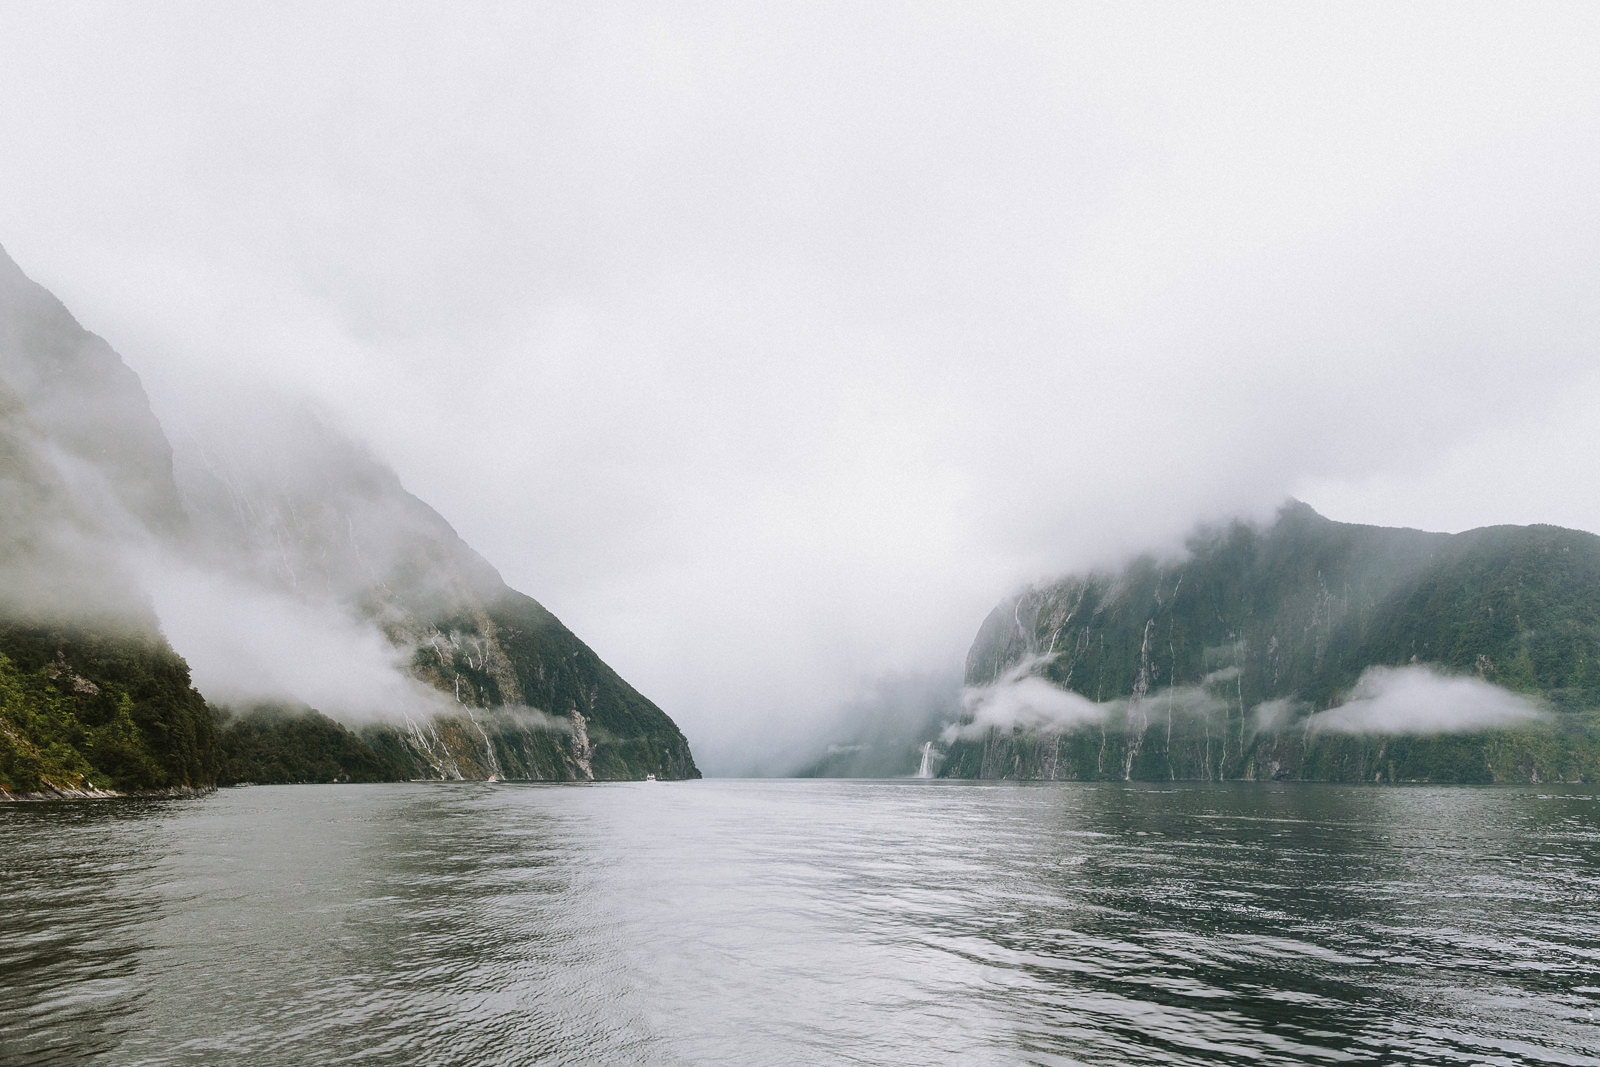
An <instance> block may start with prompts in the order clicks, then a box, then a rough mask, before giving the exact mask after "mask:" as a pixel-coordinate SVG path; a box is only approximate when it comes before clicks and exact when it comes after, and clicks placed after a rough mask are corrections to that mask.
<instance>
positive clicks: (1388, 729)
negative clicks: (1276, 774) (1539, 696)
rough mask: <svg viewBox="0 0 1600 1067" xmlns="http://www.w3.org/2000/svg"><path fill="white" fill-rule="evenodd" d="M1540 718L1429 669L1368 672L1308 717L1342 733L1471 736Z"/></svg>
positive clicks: (1520, 699)
mask: <svg viewBox="0 0 1600 1067" xmlns="http://www.w3.org/2000/svg"><path fill="white" fill-rule="evenodd" d="M1257 714H1258V715H1259V714H1260V709H1259V708H1258V709H1257ZM1542 714H1543V711H1542V709H1541V707H1540V706H1539V704H1538V703H1537V702H1536V701H1534V700H1533V699H1531V698H1529V697H1526V696H1523V695H1521V694H1519V693H1513V692H1511V691H1510V690H1507V689H1502V688H1500V687H1499V686H1497V685H1491V684H1489V683H1488V682H1485V681H1483V680H1481V679H1478V678H1469V677H1460V676H1452V675H1446V674H1442V673H1440V672H1439V671H1438V670H1437V669H1436V668H1434V667H1430V666H1410V667H1368V668H1367V669H1366V670H1365V671H1363V672H1362V674H1361V678H1360V680H1359V681H1357V682H1356V684H1355V688H1354V689H1352V690H1351V692H1350V699H1349V700H1347V701H1345V703H1343V704H1341V705H1340V706H1339V707H1336V708H1331V709H1329V710H1328V711H1322V712H1318V713H1317V714H1315V715H1313V716H1311V718H1310V720H1309V724H1308V725H1309V726H1310V728H1311V729H1312V730H1328V731H1332V732H1335V733H1347V734H1434V733H1472V732H1475V731H1478V730H1492V729H1497V728H1502V727H1510V726H1519V725H1523V724H1525V723H1527V722H1529V721H1530V720H1534V719H1538V718H1540V717H1541V716H1542Z"/></svg>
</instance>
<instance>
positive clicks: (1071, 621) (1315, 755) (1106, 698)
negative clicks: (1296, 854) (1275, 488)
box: [942, 503, 1600, 781]
mask: <svg viewBox="0 0 1600 1067" xmlns="http://www.w3.org/2000/svg"><path fill="white" fill-rule="evenodd" d="M1375 668H1391V670H1390V671H1388V672H1384V671H1382V670H1375ZM1463 679H1465V680H1463ZM967 685H968V687H969V688H968V704H969V712H970V713H971V714H970V716H969V718H970V721H969V722H968V723H966V724H965V725H964V726H962V727H960V728H959V729H955V730H952V731H951V734H952V735H953V736H952V737H951V738H950V739H949V740H950V744H949V747H948V750H947V752H946V753H945V761H944V764H943V771H942V773H944V774H946V775H951V776H964V777H1021V778H1038V777H1043V778H1052V777H1054V778H1143V779H1161V778H1201V779H1214V778H1241V777H1242V778H1257V777H1293V778H1301V777H1303V778H1333V779H1341V780H1398V779H1426V780H1432V781H1443V780H1450V781H1462V780H1467V781H1498V780H1538V779H1540V778H1567V779H1571V778H1580V777H1594V776H1596V775H1600V731H1597V727H1596V720H1595V716H1594V714H1593V713H1592V711H1591V710H1589V709H1593V708H1595V707H1597V706H1600V538H1597V537H1595V536H1594V535H1592V534H1587V533H1582V532H1579V531H1574V530H1564V529H1560V528H1557V527H1550V526H1529V527H1491V528H1485V529H1480V530H1472V531H1469V532H1466V533H1462V534H1456V535H1446V534H1436V533H1425V532H1422V531H1417V530H1403V529H1386V528H1379V527H1371V526H1358V525H1352V524H1347V523H1338V522H1331V521H1329V520H1327V519H1325V518H1323V517H1322V516H1320V515H1318V514H1316V512H1314V511H1313V510H1312V509H1310V508H1309V507H1307V506H1305V505H1304V504H1299V503H1293V504H1290V505H1288V506H1286V507H1285V508H1284V509H1283V510H1282V511H1281V512H1280V514H1279V516H1278V519H1277V521H1276V522H1275V523H1273V524H1272V525H1270V526H1268V527H1265V528H1260V527H1257V526H1253V525H1249V524H1243V523H1239V524H1234V525H1232V526H1230V527H1228V528H1226V529H1219V530H1207V531H1202V532H1200V533H1198V534H1197V535H1196V536H1195V537H1194V538H1193V539H1192V540H1191V543H1190V545H1189V553H1188V555H1187V557H1186V558H1184V559H1182V560H1178V561H1170V562H1162V561H1158V560H1155V559H1152V558H1144V559H1140V560H1137V561H1135V562H1134V563H1132V564H1130V565H1129V566H1128V567H1126V568H1125V569H1123V570H1121V571H1119V572H1116V573H1094V574H1086V575H1079V576H1074V577H1070V578H1066V579H1063V580H1061V581H1058V582H1054V583H1051V584H1048V585H1044V586H1041V587H1038V588H1034V589H1030V590H1028V591H1026V592H1025V593H1023V594H1021V595H1020V596H1018V597H1016V598H1014V599H1013V600H1010V601H1008V602H1006V603H1004V604H1002V605H1001V606H1000V607H998V608H996V609H995V611H994V612H993V613H991V615H990V616H989V618H988V619H987V620H985V622H984V624H983V626H982V628H981V629H980V631H979V634H978V638H977V641H976V642H975V643H974V645H973V647H972V650H971V653H970V654H969V656H968V661H967ZM1029 687H1031V688H1029ZM1061 694H1070V696H1062V695H1061ZM1500 694H1503V696H1502V695H1500ZM1516 694H1524V695H1528V696H1531V697H1536V698H1537V700H1536V701H1535V700H1530V699H1527V698H1526V697H1518V696H1517V695H1516ZM989 698H993V701H992V702H990V703H988V704H986V703H985V702H986V700H988V699H989ZM1030 701H1032V703H1031V704H1030V703H1029V702H1030ZM1341 708H1347V709H1348V710H1345V711H1342V712H1339V713H1334V710H1331V709H1341ZM1453 708H1454V709H1456V710H1454V711H1453V710H1452V709H1453ZM996 709H1003V713H1002V711H997V710H996ZM1475 709H1476V710H1475Z"/></svg>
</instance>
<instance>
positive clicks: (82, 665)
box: [0, 625, 218, 793]
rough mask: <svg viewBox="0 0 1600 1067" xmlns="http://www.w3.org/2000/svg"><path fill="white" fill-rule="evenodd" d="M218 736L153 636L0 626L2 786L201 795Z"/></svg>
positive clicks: (182, 673) (184, 670) (181, 666)
mask: <svg viewBox="0 0 1600 1067" xmlns="http://www.w3.org/2000/svg"><path fill="white" fill-rule="evenodd" d="M217 761H218V752H217V738H216V729H215V726H214V725H213V723H212V719H211V716H210V714H209V713H208V711H207V710H206V705H205V701H204V700H203V699H202V698H201V696H200V694H199V693H197V692H195V690H194V688H193V687H192V686H190V684H189V668H188V666H187V665H186V664H185V663H184V662H183V660H182V659H181V658H179V657H178V655H177V654H176V653H174V652H173V651H172V649H171V648H170V647H169V646H168V645H167V643H166V642H165V641H164V640H162V639H161V638H160V637H158V636H152V635H148V634H144V633H138V632H126V631H119V630H115V629H111V630H107V629H102V630H90V629H84V628H76V627H59V626H21V625H7V626H0V789H4V790H5V791H7V792H15V793H33V792H39V791H41V790H52V789H89V788H94V789H100V790H107V789H109V790H114V791H117V792H133V791H140V790H169V789H180V788H188V789H207V788H210V787H211V786H213V785H214V784H215V782H216V773H217Z"/></svg>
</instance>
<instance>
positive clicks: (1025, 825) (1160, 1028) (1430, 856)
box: [0, 782, 1600, 1065]
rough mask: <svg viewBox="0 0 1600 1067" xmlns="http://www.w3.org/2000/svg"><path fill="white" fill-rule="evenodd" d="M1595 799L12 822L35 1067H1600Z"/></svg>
mask: <svg viewBox="0 0 1600 1067" xmlns="http://www.w3.org/2000/svg"><path fill="white" fill-rule="evenodd" d="M1596 800H1597V795H1596V792H1595V791H1593V790H1589V789H1587V788H1578V787H1568V788H1563V789H1560V790H1556V791H1546V792H1538V791H1535V790H1531V789H1470V788H1454V789H1452V788H1439V789H1432V788H1415V789H1402V788H1394V789H1370V788H1347V787H1334V786H1326V787H1318V786H1277V785H1239V786H1181V785H1180V786H1161V787H1154V786H1143V787H1141V786H1121V785H1101V784H1094V785H1088V784H1085V785H1077V784H1072V785H1067V784H1063V785H1054V786H1025V785H1024V786H1019V785H1003V784H976V783H957V782H948V783H946V782H892V783H891V782H703V783H684V784H666V783H661V784H656V785H646V784H619V785H615V786H603V787H599V786H596V787H541V786H514V785H501V786H496V787H490V786H486V785H482V784H471V783H462V784H456V785H426V786H425V785H412V786H358V787H285V788H255V789H243V790H231V791H226V792H224V793H221V794H218V795H216V796H213V797H209V798H204V799H200V800H187V801H176V802H137V803H128V804H77V805H37V806H18V807H12V808H7V809H4V810H0V835H3V836H0V840H3V842H4V846H5V857H6V872H5V873H6V879H7V881H6V908H5V909H4V913H3V916H0V934H3V937H0V1020H3V1022H0V1062H3V1063H6V1064H10V1063H19V1064H24V1063H25V1064H42V1065H49V1064H58V1063H59V1064H79V1063H88V1064H106V1065H112V1064H115V1065H123V1064H134V1065H177V1064H210V1063H216V1062H221V1061H226V1060H238V1061H241V1062H249V1063H252V1064H268V1065H271V1064H299V1063H306V1062H317V1063H340V1064H363V1065H379V1064H507V1065H511V1064H533V1063H540V1064H547V1063H548V1064H585V1063H597V1062H603V1063H616V1064H740V1065H745V1064H774V1065H777V1064H793V1063H816V1064H825V1063H838V1064H874V1065H891V1064H927V1063H957V1062H959V1063H963V1064H966V1063H976V1064H986V1063H993V1064H1013V1063H1038V1064H1147V1063H1169V1064H1246V1063H1248V1064H1307V1063H1329V1064H1338V1063H1427V1064H1451V1063H1463V1064H1465V1063H1473V1064H1481V1063H1493V1064H1591V1065H1600V1052H1597V1049H1600V804H1597V803H1596Z"/></svg>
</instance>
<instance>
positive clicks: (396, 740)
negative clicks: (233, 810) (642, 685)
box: [176, 398, 699, 780]
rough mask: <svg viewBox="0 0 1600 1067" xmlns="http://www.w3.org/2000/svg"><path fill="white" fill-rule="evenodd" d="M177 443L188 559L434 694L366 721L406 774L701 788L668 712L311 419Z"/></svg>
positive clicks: (244, 421)
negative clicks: (373, 635)
mask: <svg viewBox="0 0 1600 1067" xmlns="http://www.w3.org/2000/svg"><path fill="white" fill-rule="evenodd" d="M177 441H178V447H177V462H176V467H177V474H178V482H179V486H180V490H181V494H182V497H183V500H184V503H185V505H186V507H187V509H188V512H189V515H190V517H191V527H192V528H191V543H192V548H191V553H192V554H193V555H194V556H195V558H198V559H200V560H202V561H204V563H205V565H206V566H207V567H210V568H213V569H215V570H217V571H219V572H229V573H234V574H238V575H240V576H241V577H243V578H245V579H248V580H249V581H250V582H252V583H254V584H256V585H259V586H261V587H265V588H269V589H272V590H275V591H276V592H278V593H280V594H282V595H285V596H290V597H293V598H295V599H296V600H298V601H300V602H303V603H306V604H310V605H314V606H316V608H317V610H318V611H321V612H324V613H327V614H330V615H337V616H339V617H341V618H343V619H345V620H348V621H350V622H352V623H353V624H355V625H357V626H370V627H372V628H374V629H375V630H376V631H377V632H380V633H381V634H382V637H383V639H384V640H385V641H386V642H388V643H389V644H390V645H391V646H392V647H393V648H394V649H396V650H397V652H398V653H399V654H400V657H401V660H402V661H403V665H404V667H405V668H406V669H407V670H408V671H409V673H410V675H411V676H412V677H414V678H416V679H418V680H420V681H421V682H423V683H425V684H426V685H428V686H430V687H431V688H432V690H433V691H434V692H435V694H436V696H437V695H442V696H443V699H442V700H441V699H435V700H433V701H432V702H422V703H421V704H414V705H411V706H407V703H406V702H405V701H401V702H400V704H399V706H395V707H390V708H376V709H367V715H368V717H373V716H374V715H375V716H376V718H377V719H379V720H380V721H378V722H375V723H373V724H372V725H370V726H369V728H367V729H365V730H363V731H360V732H361V733H362V735H363V736H364V737H367V738H368V739H369V740H370V741H372V742H373V743H374V744H375V745H377V746H378V747H379V748H380V749H382V750H383V752H384V753H385V755H386V758H390V759H393V760H395V761H398V762H399V763H400V764H402V765H404V766H407V767H409V768H410V769H411V771H412V772H413V773H412V775H411V776H413V777H447V778H455V777H464V778H486V777H489V776H491V775H492V776H497V777H502V778H536V779H572V780H589V779H623V778H642V777H644V776H645V775H646V774H654V775H656V776H657V777H658V778H696V777H699V771H698V770H697V769H696V767H695V765H694V759H693V756H692V755H691V753H690V751H689V746H688V742H687V741H686V740H685V739H684V737H683V734H682V733H681V732H680V731H679V730H678V728H677V726H676V724H674V723H673V722H672V720H671V719H670V718H669V717H668V716H667V715H666V713H664V712H663V711H661V709H660V708H658V707H656V705H655V704H653V703H651V702H650V701H649V700H648V699H646V698H645V697H644V696H642V695H641V694H640V693H639V692H638V691H637V690H635V689H634V688H633V687H632V686H630V685H629V684H628V683H627V682H625V681H624V680H623V679H622V678H621V677H619V676H618V675H617V673H616V672H615V671H613V670H612V669H611V668H610V667H609V666H607V665H606V664H605V663H604V662H603V661H602V660H601V659H600V657H599V656H597V655H596V654H595V653H594V652H593V651H592V650H591V649H590V648H589V647H588V646H587V645H585V644H584V643H583V642H582V641H581V640H579V638H578V637H577V636H576V635H574V634H573V633H572V631H571V630H569V629H567V627H566V626H564V625H562V623H561V621H560V620H559V619H557V618H556V617H555V616H554V615H552V614H551V613H550V612H549V611H547V610H546V609H545V608H544V607H543V606H542V605H540V604H539V603H538V602H537V601H535V600H533V599H532V598H531V597H528V596H525V595H524V594H522V593H519V592H517V591H516V590H514V589H511V588H510V587H508V586H507V585H506V584H505V582H504V581H502V580H501V578H500V575H499V574H498V573H497V572H496V571H495V569H494V568H493V567H492V566H491V565H490V564H489V563H488V562H487V561H486V560H484V559H483V557H482V556H480V555H478V553H477V552H475V551H473V550H472V548H470V547H469V546H468V545H467V544H466V543H465V542H464V541H462V540H461V538H460V537H459V536H458V535H457V534H456V532H455V530H454V529H452V528H451V526H450V524H449V523H448V522H446V521H445V520H444V518H443V517H442V516H440V515H439V514H438V512H436V511H434V510H433V508H431V507H429V506H428V505H427V504H425V503H423V502H422V501H421V500H419V499H417V497H415V496H413V495H412V494H411V493H409V492H407V491H406V489H405V488H404V486H402V485H401V483H400V480H399V478H398V477H397V476H396V475H395V474H394V472H393V471H392V470H390V469H389V468H388V467H387V466H385V465H384V464H382V463H381V462H379V461H378V460H377V459H375V458H374V457H373V456H371V455H370V454H369V453H368V452H366V451H365V450H364V449H362V448H361V447H359V446H358V445H357V444H356V443H354V442H353V441H351V440H350V439H349V438H347V437H346V436H344V435H343V434H341V433H339V432H338V431H337V430H335V429H334V428H333V427H332V426H331V425H329V423H328V422H327V421H326V420H324V419H322V418H319V417H317V416H316V415H314V414H312V413H311V412H309V411H308V410H306V409H304V408H303V407H298V406H295V405H292V404H286V403H274V402H271V401H268V400H265V399H263V398H256V402H255V404H254V410H253V411H252V412H251V414H250V415H249V417H248V418H246V417H243V416H242V415H241V416H239V417H232V418H229V419H227V420H226V421H225V422H222V423H217V422H209V423H207V422H206V421H204V420H201V421H198V422H196V423H195V424H193V425H190V426H188V427H187V428H186V432H185V433H184V434H182V435H180V436H179V437H178V438H177ZM320 710H321V711H322V712H325V713H330V714H335V713H338V712H340V711H341V710H345V711H348V710H349V709H339V708H335V707H329V706H326V705H325V704H324V705H320ZM345 717H347V718H349V717H350V716H349V715H348V714H347V715H346V716H345ZM385 722H387V725H385V724H384V723H385Z"/></svg>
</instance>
